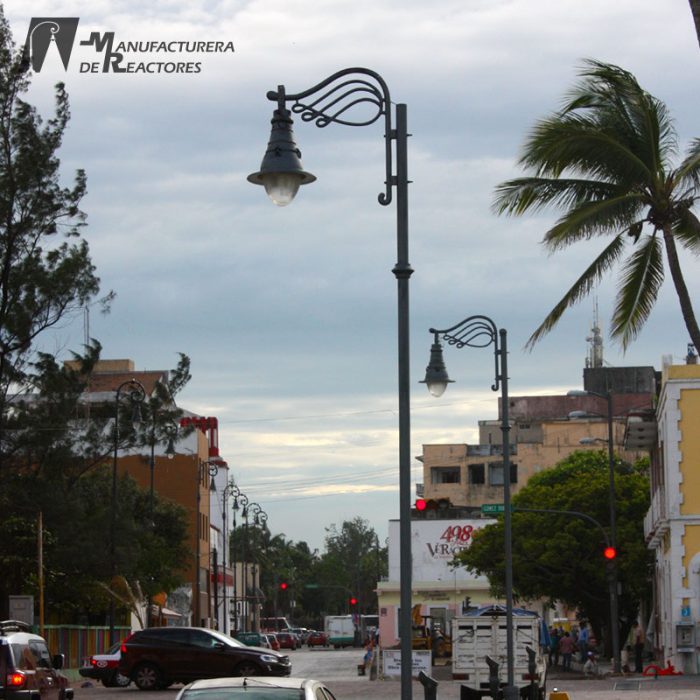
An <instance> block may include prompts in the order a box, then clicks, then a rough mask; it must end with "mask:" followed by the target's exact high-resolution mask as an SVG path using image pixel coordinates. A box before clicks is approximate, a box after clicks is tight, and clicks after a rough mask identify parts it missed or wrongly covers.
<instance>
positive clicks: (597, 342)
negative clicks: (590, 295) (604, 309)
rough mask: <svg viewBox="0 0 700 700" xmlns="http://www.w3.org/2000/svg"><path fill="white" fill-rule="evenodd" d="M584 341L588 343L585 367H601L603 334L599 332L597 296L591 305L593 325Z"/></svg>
mask: <svg viewBox="0 0 700 700" xmlns="http://www.w3.org/2000/svg"><path fill="white" fill-rule="evenodd" d="M586 342H587V343H589V344H590V348H589V350H588V357H587V358H586V367H589V368H590V367H602V366H603V336H602V335H601V334H600V326H599V324H598V297H596V298H595V302H594V306H593V327H592V328H591V335H589V336H588V337H587V338H586Z"/></svg>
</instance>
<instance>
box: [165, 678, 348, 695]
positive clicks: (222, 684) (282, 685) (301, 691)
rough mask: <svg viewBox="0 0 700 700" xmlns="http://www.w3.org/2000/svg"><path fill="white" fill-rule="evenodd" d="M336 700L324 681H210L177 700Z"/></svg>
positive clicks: (196, 684)
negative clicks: (238, 699) (245, 699)
mask: <svg viewBox="0 0 700 700" xmlns="http://www.w3.org/2000/svg"><path fill="white" fill-rule="evenodd" d="M221 698H226V700H236V698H241V699H242V700H243V699H244V698H247V699H248V700H336V697H335V695H333V693H332V692H331V691H330V689H329V688H327V687H326V686H325V685H324V684H323V683H321V681H315V680H313V679H311V678H270V677H269V676H265V677H264V678H262V677H260V676H247V677H244V678H211V679H209V680H201V681H194V682H193V683H190V684H189V685H186V686H185V687H184V688H183V689H182V690H181V691H180V692H179V693H178V694H177V697H176V698H175V700H221Z"/></svg>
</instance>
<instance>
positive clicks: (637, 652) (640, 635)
mask: <svg viewBox="0 0 700 700" xmlns="http://www.w3.org/2000/svg"><path fill="white" fill-rule="evenodd" d="M630 638H631V641H632V645H631V646H632V649H634V672H635V673H642V672H643V670H644V669H643V668H642V655H643V653H644V630H643V629H642V626H641V625H640V624H639V623H638V622H633V623H632V631H631V632H630Z"/></svg>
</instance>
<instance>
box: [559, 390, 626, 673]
mask: <svg viewBox="0 0 700 700" xmlns="http://www.w3.org/2000/svg"><path fill="white" fill-rule="evenodd" d="M567 396H597V397H598V398H599V399H604V400H605V406H606V412H605V414H598V415H600V416H601V417H602V418H605V419H606V420H607V423H608V439H607V440H606V442H607V443H608V508H609V512H610V546H611V547H612V549H613V551H617V517H616V511H617V508H616V500H617V497H616V495H615V453H614V444H613V440H614V437H615V435H614V430H613V402H612V397H613V395H612V392H611V391H607V392H606V393H604V394H603V393H599V392H597V391H579V390H572V391H569V392H567ZM586 415H589V416H590V415H595V414H590V413H584V412H580V411H572V412H571V413H569V417H570V418H584V417H585V416H586ZM609 571H610V573H609V575H610V586H609V587H610V642H611V646H612V658H613V672H615V673H619V672H620V669H621V664H620V621H619V610H618V608H619V605H618V599H617V598H618V590H617V588H618V583H617V561H616V560H615V558H614V557H613V558H611V559H610V561H609Z"/></svg>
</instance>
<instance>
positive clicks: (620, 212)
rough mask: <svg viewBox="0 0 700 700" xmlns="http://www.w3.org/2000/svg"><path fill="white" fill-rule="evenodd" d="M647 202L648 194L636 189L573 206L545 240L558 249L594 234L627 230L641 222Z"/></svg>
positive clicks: (546, 244) (552, 247)
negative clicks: (635, 190)
mask: <svg viewBox="0 0 700 700" xmlns="http://www.w3.org/2000/svg"><path fill="white" fill-rule="evenodd" d="M644 202H645V198H644V196H643V195H642V194H639V193H636V192H630V193H626V194H622V195H620V196H618V197H614V198H610V199H607V200H604V201H600V202H584V203H583V204H581V205H580V206H577V207H572V208H570V209H569V210H568V211H567V212H566V213H565V214H564V216H562V217H561V218H560V219H559V220H558V221H557V223H556V224H555V225H554V226H553V227H552V228H551V229H549V231H547V232H546V233H545V236H544V239H543V243H544V244H545V246H546V247H547V249H548V250H550V251H551V252H555V251H557V250H561V249H562V248H566V247H568V246H570V245H571V244H572V243H576V242H578V241H580V240H587V239H590V238H592V237H593V236H604V235H607V234H609V233H620V232H622V231H625V232H627V231H629V230H630V229H631V228H632V227H633V226H635V225H637V224H639V223H640V221H639V218H640V212H641V209H642V208H643V204H644Z"/></svg>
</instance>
